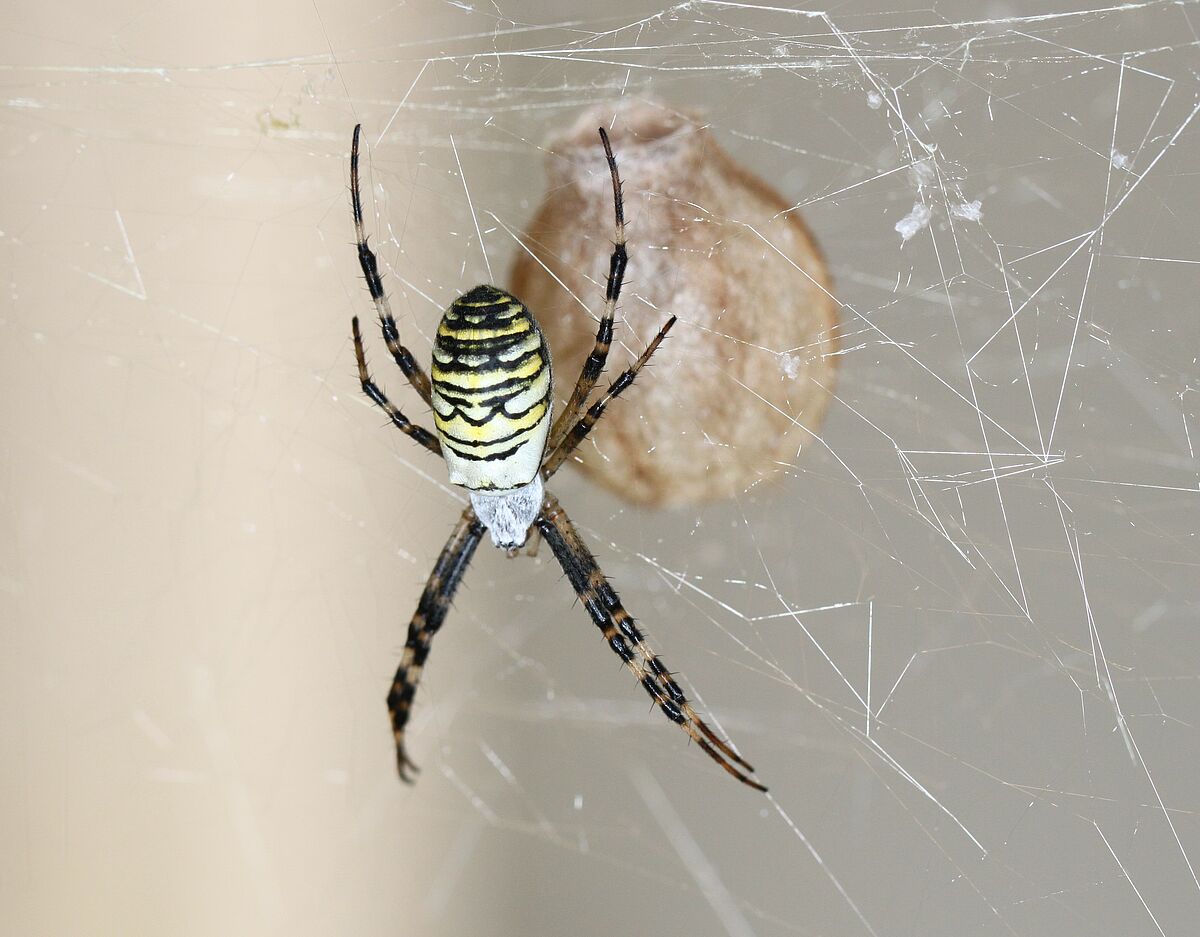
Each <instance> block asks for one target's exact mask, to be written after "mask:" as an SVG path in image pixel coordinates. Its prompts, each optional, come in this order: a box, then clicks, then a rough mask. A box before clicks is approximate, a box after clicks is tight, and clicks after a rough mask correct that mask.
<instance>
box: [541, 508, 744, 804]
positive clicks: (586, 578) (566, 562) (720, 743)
mask: <svg viewBox="0 0 1200 937" xmlns="http://www.w3.org/2000/svg"><path fill="white" fill-rule="evenodd" d="M535 523H536V526H537V529H538V530H540V531H541V532H542V536H543V537H545V539H546V543H548V544H549V545H550V549H551V550H553V551H554V555H555V557H557V558H558V562H559V563H560V564H561V565H562V568H563V571H564V572H565V573H566V574H567V578H568V579H569V580H570V581H571V585H572V586H573V587H574V589H575V592H576V593H577V594H578V595H579V600H580V602H582V603H583V607H584V608H586V609H587V612H588V614H589V615H590V616H591V618H592V621H593V622H595V623H596V626H597V627H598V628H599V629H600V632H601V633H602V634H603V635H604V640H605V642H606V643H607V644H608V646H609V647H611V648H612V649H613V651H615V652H616V654H617V656H618V657H620V658H621V660H622V661H624V662H625V665H626V666H627V667H628V668H629V669H630V670H631V671H632V672H633V674H634V676H636V677H637V678H638V681H639V682H640V683H641V684H642V686H643V687H644V688H645V690H646V692H647V693H649V694H650V698H651V699H652V700H654V702H655V703H657V704H658V707H659V709H661V710H662V711H663V713H664V714H665V715H666V716H667V718H668V719H670V720H671V721H672V722H674V723H675V724H676V725H678V726H679V727H680V728H681V729H683V731H684V732H686V733H687V734H688V735H689V736H690V737H691V738H692V740H693V741H694V742H695V743H696V744H697V745H699V746H700V748H701V749H703V751H704V753H705V754H706V755H708V757H709V758H711V759H712V760H713V761H715V762H716V763H717V764H719V765H720V766H721V767H722V768H724V769H725V770H726V771H728V772H729V773H730V774H732V775H733V776H734V777H735V778H737V779H738V780H739V781H741V782H742V783H743V784H746V785H748V786H750V787H753V788H754V789H755V790H759V791H766V788H765V787H763V785H762V784H760V783H759V782H758V781H755V780H754V779H753V778H751V777H749V775H748V774H747V772H749V773H750V774H752V773H753V772H754V768H753V767H752V766H751V765H750V764H748V763H747V762H746V761H745V760H744V759H743V758H742V757H741V755H739V754H738V753H737V752H736V751H734V750H733V747H732V746H731V745H730V744H729V743H728V742H726V741H725V740H724V739H722V738H721V737H720V736H719V735H717V734H716V733H715V732H714V731H713V730H712V729H711V728H710V727H709V726H708V724H707V723H706V722H705V721H704V720H703V719H701V718H700V717H699V716H698V715H697V714H696V710H695V709H693V708H692V704H691V703H690V702H689V701H688V698H687V696H685V695H684V692H683V690H682V689H681V688H680V686H679V684H678V683H676V682H675V678H674V677H672V676H671V672H670V671H669V670H668V669H667V666H666V664H664V663H663V662H662V659H661V658H660V657H658V656H657V655H656V654H655V653H654V652H653V651H652V650H650V648H649V647H648V646H647V644H646V641H645V638H643V636H642V633H641V631H639V630H638V627H637V624H636V623H635V622H634V620H633V616H631V615H630V614H629V613H628V612H627V611H625V608H624V606H623V605H621V600H620V598H618V596H617V593H616V591H615V590H614V589H613V587H612V586H611V585H609V583H608V579H606V578H605V576H604V573H603V572H601V570H600V567H599V565H597V563H596V559H595V557H593V556H592V554H591V552H590V551H589V550H588V548H587V546H586V545H585V544H584V542H583V539H582V538H581V537H580V536H579V532H578V531H577V530H576V529H575V525H574V524H572V523H571V521H570V519H569V518H568V517H567V514H566V512H565V511H564V510H563V509H562V507H561V506H560V505H559V503H558V501H557V500H556V499H555V498H554V496H553V495H547V496H546V500H545V503H544V507H543V509H542V513H541V514H539V515H538V518H537V521H536V522H535ZM738 766H740V767H738ZM742 769H745V770H742Z"/></svg>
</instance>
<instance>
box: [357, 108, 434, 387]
mask: <svg viewBox="0 0 1200 937" xmlns="http://www.w3.org/2000/svg"><path fill="white" fill-rule="evenodd" d="M361 133H362V124H356V125H355V127H354V143H353V144H352V145H351V147H350V204H351V206H352V208H353V210H354V233H355V234H356V235H357V238H358V264H359V266H360V267H362V272H363V276H364V277H365V278H366V281H367V289H368V290H370V291H371V299H372V300H373V301H374V303H375V311H376V312H377V313H378V315H379V327H380V328H381V329H382V330H383V340H384V342H386V343H387V347H388V351H390V352H391V353H392V357H393V358H394V359H395V361H396V364H397V365H398V366H399V368H400V370H401V371H403V372H404V376H405V377H406V378H408V382H409V383H410V384H412V386H413V389H414V390H416V392H417V393H418V394H420V395H421V399H422V400H424V401H425V404H426V406H432V404H431V402H430V392H429V375H427V374H426V373H425V369H424V368H422V367H421V365H420V364H418V363H417V359H416V358H414V357H413V354H412V352H411V351H409V350H408V349H407V348H405V347H404V345H402V344H400V330H399V329H397V328H396V320H395V319H394V318H393V317H392V306H391V303H389V302H388V298H387V293H385V292H384V289H383V277H381V276H380V275H379V264H378V262H377V261H376V259H375V252H374V251H372V250H371V248H370V247H368V246H367V236H366V234H365V233H364V232H363V213H362V196H361V195H360V194H359V188H358V138H359V135H360V134H361Z"/></svg>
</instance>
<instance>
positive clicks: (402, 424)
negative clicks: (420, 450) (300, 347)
mask: <svg viewBox="0 0 1200 937" xmlns="http://www.w3.org/2000/svg"><path fill="white" fill-rule="evenodd" d="M350 331H351V332H352V333H353V335H354V357H355V358H356V359H357V360H358V382H359V383H360V384H361V385H362V389H363V393H364V394H366V395H367V396H368V397H370V398H371V399H372V400H373V401H375V403H376V404H378V406H379V407H380V408H381V409H382V410H383V412H384V413H386V414H387V415H388V416H389V417H391V420H392V425H393V426H395V427H396V428H397V429H399V430H400V432H402V433H406V434H407V435H409V436H411V437H412V438H413V439H415V440H416V441H417V442H419V443H420V444H421V445H422V446H424V447H425V448H426V449H428V450H429V451H430V452H432V453H433V454H434V455H436V456H440V455H441V454H442V444H441V443H440V442H438V438H437V437H436V436H434V435H433V433H431V432H429V430H427V429H425V428H424V427H422V426H418V425H417V424H416V423H414V422H413V421H412V420H410V419H409V418H408V417H406V416H405V415H404V414H403V413H401V412H400V408H399V407H397V406H396V405H395V404H394V403H392V402H391V401H390V400H388V399H387V394H385V393H384V392H383V391H382V390H380V389H379V385H378V384H376V383H375V381H374V380H372V378H371V373H370V372H369V371H368V370H367V353H366V351H364V350H363V342H362V331H361V330H360V329H359V327H358V316H355V317H354V318H353V319H351V320H350Z"/></svg>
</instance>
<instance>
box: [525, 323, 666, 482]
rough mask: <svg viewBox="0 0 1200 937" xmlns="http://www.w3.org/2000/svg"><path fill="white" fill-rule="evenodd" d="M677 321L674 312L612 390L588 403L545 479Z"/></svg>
mask: <svg viewBox="0 0 1200 937" xmlns="http://www.w3.org/2000/svg"><path fill="white" fill-rule="evenodd" d="M674 324H675V316H671V318H669V319H668V320H667V321H666V323H665V324H664V325H663V327H662V328H661V329H659V330H658V334H657V335H655V336H654V339H653V341H651V342H650V344H649V345H647V346H646V350H645V351H643V352H642V354H641V357H639V358H638V360H637V361H635V362H634V363H633V364H632V365H631V366H630V367H628V368H626V369H625V370H624V371H622V372H621V374H620V375H619V376H618V377H617V379H616V380H615V381H613V382H612V383H611V384H610V385H609V386H608V390H606V391H605V392H604V396H602V397H601V398H600V399H599V400H597V401H596V402H595V403H594V404H592V405H591V406H590V407H588V411H587V413H585V414H584V415H583V418H582V419H581V420H580V421H579V422H578V423H576V424H575V425H574V426H573V427H571V430H570V432H568V433H567V434H566V435H565V436H564V437H563V440H562V442H561V443H559V445H558V448H557V449H553V450H551V451H550V454H549V455H548V456H546V459H545V461H543V462H542V478H543V479H548V478H550V476H552V475H553V474H554V473H555V472H557V471H558V470H559V468H560V467H561V466H562V464H563V462H564V461H566V458H567V456H569V455H570V454H571V453H572V452H574V451H575V449H576V448H577V447H578V446H579V444H580V443H581V442H583V441H584V440H585V439H586V438H587V434H588V433H590V432H591V431H592V427H593V426H595V425H596V422H597V421H598V420H599V419H600V417H602V416H604V410H605V408H607V407H608V405H609V403H610V402H612V400H613V398H615V397H617V396H619V395H620V394H621V392H622V391H624V390H625V389H626V388H628V387H629V385H630V384H632V383H633V380H634V378H636V377H637V375H638V372H639V371H640V370H642V366H643V365H644V364H645V363H646V362H647V361H649V360H650V356H651V355H653V354H654V352H655V350H656V349H657V348H658V346H659V345H661V344H662V340H663V339H664V338H666V337H667V333H668V332H670V331H671V326H673V325H674Z"/></svg>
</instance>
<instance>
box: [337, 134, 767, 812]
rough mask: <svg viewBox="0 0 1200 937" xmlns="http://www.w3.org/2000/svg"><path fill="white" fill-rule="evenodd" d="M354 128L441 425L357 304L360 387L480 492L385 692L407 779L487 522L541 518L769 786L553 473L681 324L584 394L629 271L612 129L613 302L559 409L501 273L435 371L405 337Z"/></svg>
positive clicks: (404, 364) (443, 348)
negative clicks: (418, 418) (614, 580)
mask: <svg viewBox="0 0 1200 937" xmlns="http://www.w3.org/2000/svg"><path fill="white" fill-rule="evenodd" d="M361 130H362V125H361V124H360V125H358V126H356V127H355V128H354V141H353V144H352V146H351V150H350V189H351V205H352V208H353V212H354V230H355V234H356V236H357V244H358V261H359V264H360V265H361V266H362V271H363V275H364V277H365V278H366V281H367V287H368V289H369V290H370V293H371V299H372V300H373V301H374V304H375V310H376V312H377V313H378V316H379V323H380V326H381V328H382V331H383V340H384V342H385V343H386V345H387V348H388V351H389V352H390V353H391V355H392V357H393V358H394V359H395V361H396V364H397V365H398V366H399V368H400V370H401V372H403V374H404V376H405V378H407V379H408V382H409V383H410V384H411V385H412V387H413V389H414V390H416V392H417V393H418V394H419V395H420V397H421V399H422V400H424V401H425V403H426V404H427V405H428V406H429V407H430V408H431V409H432V410H433V422H434V428H435V430H436V435H435V434H434V433H431V432H429V431H428V430H426V429H424V428H423V427H421V426H418V425H417V424H415V423H413V422H412V421H411V420H409V419H408V418H407V417H406V416H405V415H404V414H403V413H401V412H400V410H399V408H397V407H396V406H395V405H394V404H393V403H392V402H391V401H389V400H388V398H387V396H386V395H385V394H384V392H383V391H382V390H381V389H380V387H379V385H378V384H376V383H375V381H374V380H373V379H372V377H371V374H370V372H369V371H368V369H367V359H366V354H365V352H364V350H363V341H362V332H361V330H360V329H359V324H358V317H357V316H355V317H354V318H353V319H352V321H351V332H352V334H353V337H354V355H355V357H356V359H357V361H358V377H359V381H360V383H361V384H362V389H363V393H365V394H366V395H367V396H368V397H370V398H371V400H372V401H374V402H375V403H376V404H377V405H378V406H379V407H380V408H381V409H382V410H383V411H384V412H385V413H387V415H388V417H389V418H390V419H391V422H392V424H393V425H394V426H396V428H397V429H399V430H400V431H401V432H403V433H405V434H407V435H408V436H409V437H411V438H412V439H413V440H414V441H416V442H417V443H419V444H420V445H422V446H424V447H425V448H426V449H428V450H429V451H430V452H432V453H433V454H434V455H436V456H440V457H441V458H442V459H444V460H445V462H446V467H447V469H448V470H449V475H450V481H451V483H453V484H455V485H460V486H462V487H463V488H466V489H467V491H468V492H469V495H470V504H469V506H468V507H467V508H466V510H464V511H463V513H462V516H461V517H460V518H459V519H458V523H457V524H456V525H455V527H454V531H453V533H451V535H450V539H449V540H448V541H447V543H446V545H445V547H443V549H442V552H441V555H440V556H438V559H437V562H436V563H435V564H434V567H433V572H432V573H431V574H430V576H429V580H428V581H427V582H426V584H425V590H424V592H423V593H422V594H421V599H420V601H419V602H418V603H417V610H416V612H415V613H414V615H413V618H412V621H411V622H410V624H409V626H408V640H407V642H406V643H405V646H404V653H403V656H402V657H401V659H400V666H399V667H398V668H397V670H396V676H395V678H394V679H393V681H392V685H391V690H390V691H389V693H388V696H387V706H388V712H389V713H390V715H391V722H392V733H393V735H394V736H395V740H396V763H397V766H398V768H399V772H400V777H401V778H402V779H403V780H404V781H406V782H409V783H411V781H412V776H411V772H415V771H416V770H417V767H416V765H414V764H413V762H412V761H411V760H410V759H409V757H408V753H407V752H406V750H405V741H404V730H405V726H406V725H407V723H408V717H409V711H410V709H411V707H412V701H413V697H414V695H415V694H416V690H417V683H418V682H419V681H420V679H421V673H422V671H423V669H424V667H425V661H426V659H427V658H428V656H429V649H430V645H431V643H432V641H433V637H434V635H435V634H437V632H438V630H439V629H440V628H441V627H442V623H443V622H444V621H445V619H446V613H447V612H448V611H449V608H450V603H451V600H452V599H453V597H454V593H455V590H456V589H457V588H458V584H459V582H460V581H461V580H462V577H463V574H464V573H465V572H466V569H467V565H468V564H469V563H470V561H471V557H472V555H473V554H474V553H475V548H476V547H477V546H478V545H479V541H480V540H481V539H482V538H483V534H484V532H485V531H487V532H488V533H490V534H491V538H492V542H493V543H494V544H495V545H496V546H497V547H499V548H500V549H502V550H505V551H506V552H507V553H508V555H509V556H515V555H516V554H517V553H518V551H520V549H521V548H522V547H523V546H524V545H525V543H526V541H527V540H528V539H529V537H530V535H531V534H532V533H534V532H535V531H536V532H537V534H540V536H541V537H542V538H543V539H544V540H545V541H546V543H548V544H549V546H550V549H551V551H552V552H553V553H554V556H555V558H556V559H557V560H558V562H559V564H560V565H561V566H562V568H563V571H564V572H565V573H566V576H567V579H568V580H570V583H571V585H572V586H573V587H574V589H575V592H576V593H577V594H578V596H579V600H580V601H581V602H582V603H583V607H584V608H585V609H587V612H588V614H589V615H590V616H591V618H592V621H593V622H595V624H596V626H597V627H598V628H599V629H600V631H601V633H602V634H603V636H604V640H605V641H606V642H607V644H608V645H609V647H611V648H612V649H613V651H615V652H616V654H617V655H618V656H619V657H620V658H621V660H622V661H623V662H624V663H625V665H626V666H627V667H628V668H629V669H630V670H631V671H633V674H634V676H635V677H637V679H638V681H639V682H640V683H641V684H642V686H643V688H645V690H646V692H647V693H649V694H650V698H651V699H652V700H653V701H654V703H655V704H657V705H658V707H659V708H660V709H661V710H662V711H663V712H664V713H665V714H666V716H667V718H668V719H670V720H671V721H672V722H674V723H675V724H677V725H678V726H679V727H680V728H682V729H683V731H684V732H686V733H687V734H688V735H689V736H690V737H691V738H692V740H693V741H695V742H696V744H697V745H699V746H700V748H701V749H702V750H703V751H704V752H705V754H707V755H708V756H709V757H710V758H712V759H713V760H714V761H715V762H717V764H719V765H720V766H721V767H722V768H724V769H725V770H726V771H728V772H729V773H730V774H732V775H733V776H734V777H736V778H737V779H738V780H739V781H741V782H742V783H743V784H747V785H749V786H750V787H753V788H755V789H757V790H760V791H765V790H766V788H765V787H763V785H761V784H759V783H758V782H757V781H755V780H753V779H752V778H751V777H749V774H751V773H753V771H754V768H753V767H751V766H750V765H749V764H748V763H747V762H746V761H745V760H744V759H743V758H742V757H741V756H740V755H739V754H738V753H737V752H736V751H734V749H733V747H732V746H731V745H730V744H729V743H728V742H727V741H725V740H724V739H722V738H721V737H720V736H718V735H717V734H716V733H715V732H714V731H713V730H712V729H711V728H710V727H709V726H708V725H707V724H706V723H705V722H704V721H703V720H702V719H701V718H700V717H699V716H698V715H697V714H696V711H695V709H693V708H692V705H691V703H690V702H689V701H688V699H687V697H686V696H685V695H684V693H683V690H682V689H680V687H679V684H678V683H677V682H676V681H675V678H674V677H673V676H672V675H671V671H669V670H668V669H667V667H666V665H665V664H664V663H663V662H662V659H661V658H660V657H658V656H657V655H656V654H654V652H653V651H651V650H650V648H649V647H648V646H647V645H646V641H645V639H644V638H643V636H642V633H641V631H639V630H638V627H637V625H636V624H635V622H634V620H633V618H632V617H631V616H630V614H629V613H628V612H627V611H625V609H624V607H623V606H622V605H621V600H620V599H619V598H618V597H617V593H616V592H615V591H614V590H613V588H612V586H611V585H609V583H608V580H607V579H606V578H605V576H604V573H603V572H601V570H600V567H599V566H598V565H597V564H596V560H595V558H594V557H593V556H592V554H591V552H590V551H589V550H588V548H587V546H586V545H585V544H584V542H583V539H582V538H581V537H580V536H579V532H578V531H577V530H576V529H575V526H574V524H572V523H571V521H570V519H569V518H568V517H567V514H566V512H565V511H564V510H563V509H562V506H561V505H560V504H559V503H558V500H557V499H556V498H555V497H554V495H552V494H550V493H549V492H547V491H546V490H545V488H544V482H546V481H548V480H549V479H550V477H551V476H553V475H554V473H555V472H556V471H558V469H559V467H560V466H562V464H563V462H564V461H565V460H566V459H567V457H568V456H569V455H570V454H571V453H572V452H573V451H574V450H575V448H576V447H577V446H578V445H579V444H580V443H581V442H583V440H584V439H585V438H586V437H587V435H588V433H589V431H590V430H591V429H592V427H593V426H595V425H596V421H597V420H599V419H600V417H601V416H602V415H603V414H604V410H605V408H606V407H607V406H608V405H609V403H611V402H612V400H613V399H614V398H616V397H617V396H618V395H619V394H620V393H621V392H622V391H624V390H625V389H626V388H628V387H629V385H630V384H632V383H633V380H634V378H635V377H636V376H637V374H638V372H639V371H640V370H641V368H642V367H643V366H644V365H645V364H646V362H647V361H648V360H649V359H650V356H651V355H653V354H654V351H655V349H656V348H658V346H659V344H660V343H661V342H662V341H663V339H665V338H666V337H667V333H668V332H670V330H671V327H672V326H673V325H674V324H675V317H674V316H671V318H670V319H668V320H667V322H666V324H665V325H663V327H662V328H661V329H660V330H659V332H658V334H657V335H656V336H655V337H654V340H653V341H651V342H650V344H649V345H648V346H647V347H646V350H645V351H643V352H642V354H641V356H640V357H639V358H638V359H637V361H635V362H634V363H633V365H631V366H630V367H629V368H627V369H626V370H625V371H624V372H622V373H621V375H620V376H619V377H618V378H617V379H616V380H615V381H613V382H612V384H611V385H609V387H608V390H607V391H605V392H604V393H603V394H601V395H600V396H599V397H598V398H597V399H596V400H595V402H593V403H592V404H591V405H590V406H588V399H589V397H590V396H591V394H592V391H593V390H594V388H595V386H596V382H597V381H598V380H599V378H600V374H601V372H602V371H603V370H604V364H605V361H606V360H607V358H608V350H609V346H610V344H611V342H612V333H613V315H614V312H615V311H616V306H617V300H618V298H619V297H620V294H621V282H622V280H623V278H624V273H625V264H626V251H625V217H624V207H623V203H622V200H621V178H620V175H619V174H618V172H617V161H616V158H615V157H614V156H613V151H612V146H611V145H610V143H609V140H608V134H607V133H605V131H604V129H603V128H601V129H600V142H601V143H602V144H603V145H604V155H605V158H606V159H607V161H608V169H609V173H610V175H611V176H612V187H613V203H614V208H615V214H616V237H615V239H614V244H613V252H612V256H611V258H610V260H609V270H608V280H607V285H606V288H605V295H604V314H603V316H602V317H601V319H600V326H599V328H598V329H597V331H596V343H595V346H594V347H593V349H592V352H591V354H590V355H589V356H588V358H587V360H586V361H585V362H584V364H583V368H582V370H581V371H580V374H579V378H578V380H577V381H576V382H575V389H574V390H573V391H572V393H571V396H570V399H569V400H568V401H567V404H566V407H565V408H564V409H563V410H562V412H561V413H559V414H558V418H557V419H554V420H553V421H552V419H551V418H552V397H551V394H552V381H551V363H550V349H549V348H548V346H547V345H546V342H545V340H544V338H543V337H542V332H541V329H540V328H539V327H538V324H537V321H536V320H535V319H534V317H533V314H532V313H531V312H530V311H529V309H527V308H526V306H525V305H524V304H523V303H522V302H521V301H520V300H518V299H516V298H515V297H513V296H512V295H511V294H509V293H507V292H505V291H504V290H501V289H498V288H497V287H494V286H487V285H482V286H476V287H475V288H474V289H472V290H470V291H469V292H467V293H464V294H463V295H462V296H460V297H458V299H456V300H455V301H454V302H453V303H451V304H450V308H449V309H448V310H447V311H446V313H445V315H444V316H443V317H442V320H441V324H440V325H439V326H438V330H437V338H436V339H435V341H434V345H433V361H432V367H431V369H430V370H431V374H432V380H431V379H430V375H428V374H426V373H425V371H424V369H423V368H422V367H421V366H420V364H418V363H417V361H416V359H415V358H414V357H413V355H412V353H411V352H410V351H409V350H408V349H407V348H405V347H404V345H402V344H401V342H400V335H399V331H398V329H397V328H396V321H395V319H394V318H393V317H392V311H391V306H390V304H389V302H388V298H387V294H386V293H385V292H384V289H383V281H382V278H381V277H380V275H379V266H378V262H377V261H376V258H375V254H374V252H373V251H372V250H371V248H370V247H369V246H368V244H367V238H366V235H365V234H364V232H363V214H362V198H361V196H360V194H359V184H358V142H359V135H360V132H361Z"/></svg>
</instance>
